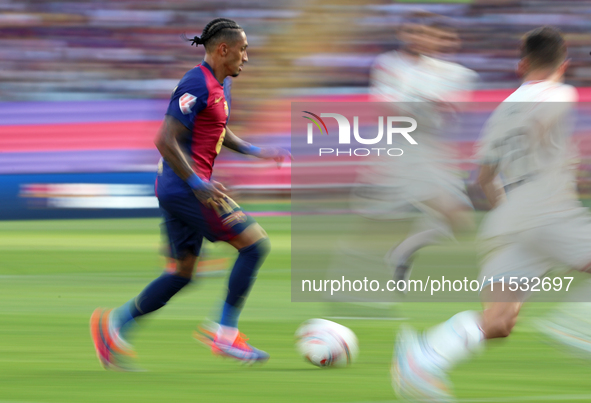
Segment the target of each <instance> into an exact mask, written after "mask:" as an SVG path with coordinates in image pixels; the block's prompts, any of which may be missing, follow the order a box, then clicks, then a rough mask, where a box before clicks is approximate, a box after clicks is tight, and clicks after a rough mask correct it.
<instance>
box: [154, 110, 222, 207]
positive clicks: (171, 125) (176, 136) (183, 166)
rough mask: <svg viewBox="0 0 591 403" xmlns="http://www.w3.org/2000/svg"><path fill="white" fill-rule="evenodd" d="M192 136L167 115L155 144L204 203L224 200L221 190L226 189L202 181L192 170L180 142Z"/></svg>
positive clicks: (217, 184) (218, 184)
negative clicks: (212, 200)
mask: <svg viewBox="0 0 591 403" xmlns="http://www.w3.org/2000/svg"><path fill="white" fill-rule="evenodd" d="M189 136H191V132H190V131H189V129H187V128H186V127H185V126H184V125H183V124H182V123H181V122H180V121H179V120H178V119H176V118H174V117H172V116H170V115H167V116H166V117H165V119H164V123H163V124H162V127H161V128H160V132H159V133H158V137H156V140H155V142H154V143H155V144H156V148H157V149H158V151H160V154H161V155H162V157H163V158H164V159H165V160H166V162H167V163H168V165H170V167H171V168H172V170H173V171H174V172H175V173H176V174H177V175H178V176H179V177H180V178H181V179H182V180H184V181H185V182H187V183H188V184H189V186H191V188H192V189H193V191H194V192H195V195H196V196H197V198H198V199H199V200H201V201H202V202H205V203H207V201H208V200H209V199H210V198H211V199H214V200H216V199H218V198H223V197H224V196H225V195H224V193H222V192H221V190H225V188H224V187H223V186H222V185H221V184H220V183H218V182H215V181H212V182H210V181H207V180H203V179H201V178H200V177H199V176H198V175H197V173H195V171H194V170H193V168H191V165H190V164H189V161H188V157H187V155H185V153H183V151H182V149H181V147H180V145H179V141H182V140H183V139H186V138H188V137H189Z"/></svg>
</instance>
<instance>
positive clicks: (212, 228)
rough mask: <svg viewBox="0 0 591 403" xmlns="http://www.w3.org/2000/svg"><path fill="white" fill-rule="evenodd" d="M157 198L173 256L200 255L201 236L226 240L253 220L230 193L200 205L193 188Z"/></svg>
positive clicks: (213, 240)
mask: <svg viewBox="0 0 591 403" xmlns="http://www.w3.org/2000/svg"><path fill="white" fill-rule="evenodd" d="M158 201H159V203H160V210H161V211H162V214H163V215H164V224H165V226H166V232H167V236H168V242H169V244H170V253H171V257H172V258H174V259H183V258H184V257H185V256H186V254H187V252H190V253H192V254H194V255H195V256H199V252H200V250H201V244H202V242H203V237H205V238H207V239H208V240H209V241H211V242H215V241H229V240H230V239H232V238H234V237H235V236H236V235H238V234H240V233H241V232H242V231H244V230H245V229H246V228H247V227H248V226H249V225H251V224H254V223H255V222H256V221H255V219H254V218H252V217H251V216H249V215H247V214H246V213H245V212H244V211H243V210H242V208H241V207H240V206H239V205H238V204H237V203H236V202H235V201H234V200H232V199H231V198H229V197H227V198H226V199H225V200H223V201H222V202H221V206H219V207H217V206H216V207H215V208H209V207H206V206H205V205H203V203H201V202H200V201H199V200H197V197H195V194H193V192H192V191H190V192H186V193H177V194H174V195H167V196H166V197H162V196H159V197H158Z"/></svg>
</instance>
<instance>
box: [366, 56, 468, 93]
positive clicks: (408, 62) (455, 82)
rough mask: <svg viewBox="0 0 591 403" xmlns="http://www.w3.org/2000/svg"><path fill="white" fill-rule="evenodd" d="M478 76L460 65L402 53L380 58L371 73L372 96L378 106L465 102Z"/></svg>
mask: <svg viewBox="0 0 591 403" xmlns="http://www.w3.org/2000/svg"><path fill="white" fill-rule="evenodd" d="M476 78H477V75H476V73H475V72H474V71H472V70H470V69H468V68H466V67H463V66H461V65H459V64H457V63H452V62H448V61H445V60H439V59H434V58H432V57H428V56H424V55H421V56H419V57H418V59H417V60H416V61H415V60H413V59H411V58H410V57H408V56H404V54H402V53H400V52H388V53H384V54H382V55H380V56H378V57H377V58H376V60H375V62H374V64H373V67H372V70H371V95H372V98H373V100H375V101H378V102H380V101H381V102H425V101H426V102H462V101H466V100H467V95H468V94H469V93H468V92H467V91H470V90H472V88H473V86H474V82H475V81H476Z"/></svg>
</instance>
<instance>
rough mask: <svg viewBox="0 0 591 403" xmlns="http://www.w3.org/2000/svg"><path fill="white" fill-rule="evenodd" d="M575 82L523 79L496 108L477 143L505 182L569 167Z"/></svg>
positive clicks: (481, 157)
mask: <svg viewBox="0 0 591 403" xmlns="http://www.w3.org/2000/svg"><path fill="white" fill-rule="evenodd" d="M576 101H577V92H576V90H575V88H574V87H572V86H570V85H565V84H562V83H557V82H551V81H537V82H528V83H524V84H523V85H522V86H521V87H519V88H518V89H517V90H516V91H515V92H514V93H513V94H511V95H510V96H509V97H508V98H507V99H506V100H505V101H503V102H502V103H501V104H500V105H499V106H498V107H497V109H496V110H495V111H494V112H493V114H492V115H491V117H490V118H489V120H488V121H487V123H486V124H485V126H484V130H483V135H482V138H481V140H480V141H479V144H478V152H477V158H478V160H479V161H480V163H481V164H490V165H497V169H498V173H499V174H500V176H501V179H502V180H503V182H504V184H505V185H509V184H513V183H518V182H521V181H529V180H533V179H535V178H538V177H542V176H544V177H547V176H556V174H560V173H565V170H568V169H569V168H570V165H571V163H572V157H573V149H572V147H571V145H570V141H569V137H570V134H571V131H572V117H573V116H572V113H573V106H574V103H575V102H576Z"/></svg>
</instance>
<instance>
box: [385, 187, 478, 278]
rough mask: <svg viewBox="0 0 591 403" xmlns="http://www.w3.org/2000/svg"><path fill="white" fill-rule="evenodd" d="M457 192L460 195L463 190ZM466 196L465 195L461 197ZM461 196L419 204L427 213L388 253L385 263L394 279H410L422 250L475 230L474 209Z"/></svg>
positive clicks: (448, 196) (446, 196) (443, 195)
mask: <svg viewBox="0 0 591 403" xmlns="http://www.w3.org/2000/svg"><path fill="white" fill-rule="evenodd" d="M457 192H459V193H461V191H460V190H457ZM461 195H464V196H465V194H463V193H462V194H461ZM461 195H459V196H457V197H454V196H453V195H452V194H442V195H441V196H440V197H438V198H435V199H430V200H427V201H424V202H422V203H420V209H421V210H422V211H423V212H424V215H423V217H421V218H420V219H419V220H418V221H417V223H416V224H415V226H414V229H413V230H412V232H411V234H410V235H409V236H408V237H406V239H404V240H403V241H402V242H401V243H400V244H398V245H397V246H396V247H394V248H392V249H391V250H390V251H389V252H388V253H387V254H386V257H385V259H386V263H387V264H388V265H389V266H390V267H391V268H392V269H393V270H394V279H395V280H396V281H398V280H407V279H408V278H409V277H410V271H411V269H412V258H413V255H414V254H415V253H416V252H417V251H418V250H419V249H421V248H424V247H426V246H429V245H436V244H439V243H440V242H442V241H443V240H445V239H450V238H453V236H454V233H458V232H462V231H467V230H470V229H472V228H473V226H474V224H473V218H472V208H471V205H470V203H469V201H468V200H467V199H466V200H464V199H462V198H461Z"/></svg>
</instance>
